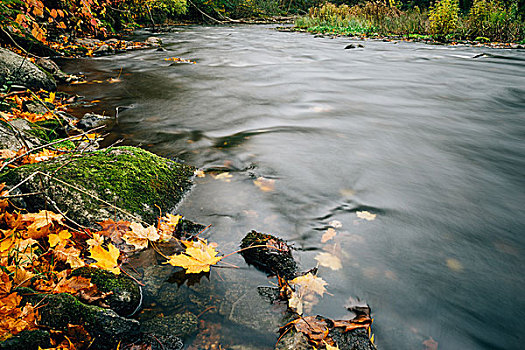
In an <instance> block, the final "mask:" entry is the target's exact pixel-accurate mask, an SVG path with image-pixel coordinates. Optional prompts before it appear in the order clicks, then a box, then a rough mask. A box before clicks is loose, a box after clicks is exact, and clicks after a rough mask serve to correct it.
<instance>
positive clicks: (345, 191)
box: [339, 188, 355, 198]
mask: <svg viewBox="0 0 525 350" xmlns="http://www.w3.org/2000/svg"><path fill="white" fill-rule="evenodd" d="M339 194H340V195H341V196H342V197H345V198H350V197H353V196H354V194H355V191H354V190H353V189H351V188H342V189H340V190H339Z"/></svg>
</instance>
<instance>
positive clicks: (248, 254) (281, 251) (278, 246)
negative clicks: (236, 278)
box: [241, 230, 297, 279]
mask: <svg viewBox="0 0 525 350" xmlns="http://www.w3.org/2000/svg"><path fill="white" fill-rule="evenodd" d="M252 246H255V247H256V248H250V249H246V250H243V251H242V252H241V255H242V256H243V257H244V260H246V262H247V263H248V264H251V265H253V266H255V267H256V268H258V269H260V270H262V271H264V272H266V273H269V274H274V275H278V276H281V277H284V278H285V279H293V278H294V277H295V275H296V274H297V263H296V262H295V260H294V258H293V256H292V248H290V246H288V244H287V243H286V242H285V241H283V240H282V239H280V238H277V237H275V236H272V235H269V234H266V233H261V232H257V231H255V230H252V231H251V232H249V233H248V234H247V235H246V236H245V237H244V238H243V239H242V242H241V248H242V249H245V248H248V247H252ZM258 246H260V247H258Z"/></svg>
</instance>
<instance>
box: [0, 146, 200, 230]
mask: <svg viewBox="0 0 525 350" xmlns="http://www.w3.org/2000/svg"><path fill="white" fill-rule="evenodd" d="M36 170H39V171H41V172H43V173H46V174H54V175H53V177H47V176H43V179H44V181H43V182H44V183H43V187H42V184H41V183H40V181H39V180H37V179H36V177H34V178H32V179H31V180H29V181H27V182H25V183H24V184H23V185H22V186H21V187H20V189H21V190H22V191H23V192H24V193H32V192H39V191H42V190H44V192H45V196H46V197H47V198H48V199H49V200H51V201H52V202H51V204H52V207H53V209H56V208H58V209H59V210H60V211H61V212H64V213H65V212H67V216H68V217H70V218H71V219H73V220H74V221H76V222H77V223H79V224H82V225H84V226H88V227H92V228H94V229H97V230H98V229H99V227H98V225H97V224H96V222H100V221H104V220H106V219H109V218H112V219H114V220H123V219H125V220H132V221H136V220H138V219H141V220H144V221H146V222H149V223H150V224H155V223H156V219H157V216H158V213H159V209H158V208H157V205H160V206H161V208H160V209H161V210H162V212H163V213H165V212H169V210H171V209H173V208H174V207H175V206H176V205H177V204H178V203H179V202H180V200H181V199H182V197H183V195H184V193H185V191H187V190H189V188H190V187H191V185H192V181H191V179H192V177H193V172H194V168H193V167H191V166H188V165H184V164H180V163H177V162H174V161H171V160H168V159H165V158H162V157H159V156H156V155H154V154H152V153H150V152H148V151H145V150H142V149H140V148H136V147H111V148H107V149H104V150H100V151H95V152H91V153H88V154H86V153H85V154H84V155H83V156H82V157H74V156H70V155H66V156H61V157H56V158H53V159H51V160H48V161H45V162H40V163H35V164H28V165H25V166H21V167H18V168H16V169H12V170H10V171H8V172H5V173H4V174H2V175H1V176H0V182H6V184H7V185H8V186H9V185H11V186H12V185H15V184H18V183H19V182H20V181H21V180H22V179H25V178H27V177H28V176H29V175H31V174H32V173H34V172H35V171H36ZM55 172H56V173H55ZM56 179H58V180H60V181H58V180H56ZM66 184H67V185H66ZM26 203H27V205H28V207H29V208H30V209H31V210H37V211H38V210H39V209H44V208H46V206H47V208H48V209H49V202H48V203H47V204H46V201H45V200H44V197H43V196H40V195H37V196H32V198H31V199H28V200H27V201H26ZM115 207H118V208H121V209H122V210H118V209H115ZM128 213H130V214H133V216H131V215H129V214H128Z"/></svg>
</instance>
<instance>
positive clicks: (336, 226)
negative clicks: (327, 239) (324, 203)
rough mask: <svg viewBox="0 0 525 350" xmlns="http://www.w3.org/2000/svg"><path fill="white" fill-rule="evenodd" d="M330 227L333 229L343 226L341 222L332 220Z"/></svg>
mask: <svg viewBox="0 0 525 350" xmlns="http://www.w3.org/2000/svg"><path fill="white" fill-rule="evenodd" d="M328 225H330V226H332V227H333V228H341V227H343V224H342V223H341V221H338V220H332V221H330V222H329V223H328Z"/></svg>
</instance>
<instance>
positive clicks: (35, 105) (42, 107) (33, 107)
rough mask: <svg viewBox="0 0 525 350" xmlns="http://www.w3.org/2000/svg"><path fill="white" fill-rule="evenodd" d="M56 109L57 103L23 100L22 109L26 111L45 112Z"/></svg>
mask: <svg viewBox="0 0 525 350" xmlns="http://www.w3.org/2000/svg"><path fill="white" fill-rule="evenodd" d="M54 109H55V105H54V104H52V103H49V102H40V101H34V100H33V101H32V100H27V101H24V102H22V110H23V111H24V112H29V113H36V114H45V113H47V112H48V110H50V111H52V110H54Z"/></svg>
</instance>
